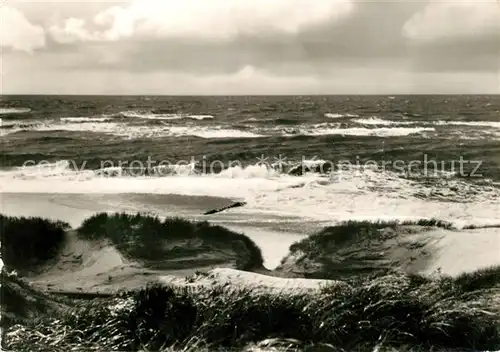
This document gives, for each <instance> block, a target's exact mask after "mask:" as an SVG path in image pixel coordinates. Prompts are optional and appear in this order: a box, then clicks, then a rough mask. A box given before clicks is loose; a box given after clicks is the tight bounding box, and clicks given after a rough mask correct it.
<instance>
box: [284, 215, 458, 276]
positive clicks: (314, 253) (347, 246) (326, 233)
mask: <svg viewBox="0 0 500 352" xmlns="http://www.w3.org/2000/svg"><path fill="white" fill-rule="evenodd" d="M416 226H418V227H421V231H422V232H424V231H426V230H429V229H432V228H441V229H444V230H454V229H455V228H454V227H453V225H452V224H451V223H448V222H446V221H442V220H438V219H421V220H416V221H382V220H379V221H353V220H351V221H345V222H341V223H339V224H338V225H335V226H328V227H325V228H323V229H322V230H320V231H319V232H317V233H316V234H313V235H311V236H309V237H307V238H305V239H303V240H301V241H298V242H295V243H294V244H292V245H291V246H290V250H289V254H288V256H287V257H285V258H283V259H282V261H281V265H280V267H278V270H280V271H282V272H290V271H291V272H294V273H296V274H297V273H301V275H303V276H305V277H308V278H315V279H334V280H337V279H340V280H344V279H346V278H350V277H356V276H363V277H365V276H372V275H384V274H388V273H391V272H392V271H393V270H394V267H393V266H397V265H396V264H394V263H391V262H390V261H389V260H388V258H387V256H386V255H385V252H386V251H387V249H388V248H387V245H386V243H389V242H388V241H389V240H391V239H394V238H397V237H401V236H404V235H405V234H409V233H417V232H419V231H420V230H419V228H415V227H416ZM290 265H291V266H290ZM308 268H312V270H309V269H308Z"/></svg>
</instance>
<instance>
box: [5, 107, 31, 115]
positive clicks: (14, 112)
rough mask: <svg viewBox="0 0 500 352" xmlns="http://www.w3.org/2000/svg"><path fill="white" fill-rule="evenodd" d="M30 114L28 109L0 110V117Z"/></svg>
mask: <svg viewBox="0 0 500 352" xmlns="http://www.w3.org/2000/svg"><path fill="white" fill-rule="evenodd" d="M28 112H31V109H30V108H0V115H9V114H26V113H28Z"/></svg>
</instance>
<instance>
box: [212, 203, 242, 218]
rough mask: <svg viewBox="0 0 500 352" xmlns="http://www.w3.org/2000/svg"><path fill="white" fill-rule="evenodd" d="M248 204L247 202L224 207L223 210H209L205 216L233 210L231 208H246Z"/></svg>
mask: <svg viewBox="0 0 500 352" xmlns="http://www.w3.org/2000/svg"><path fill="white" fill-rule="evenodd" d="M246 204H247V203H246V202H235V203H233V204H230V205H228V206H225V207H222V208H218V209H212V210H209V211H207V212H205V213H203V215H210V214H216V213H220V212H222V211H224V210H227V209H231V208H238V207H242V206H244V205H246Z"/></svg>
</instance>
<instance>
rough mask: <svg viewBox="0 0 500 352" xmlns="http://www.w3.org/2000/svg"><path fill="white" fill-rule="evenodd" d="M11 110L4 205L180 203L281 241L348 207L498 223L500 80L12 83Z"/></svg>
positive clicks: (348, 215) (4, 136)
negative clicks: (242, 92)
mask: <svg viewBox="0 0 500 352" xmlns="http://www.w3.org/2000/svg"><path fill="white" fill-rule="evenodd" d="M0 118H1V124H0V192H1V193H0V197H1V198H2V199H1V202H0V204H1V209H0V212H2V213H6V214H16V215H19V214H23V215H29V216H46V217H52V218H59V219H61V220H66V221H69V222H70V223H71V224H72V225H74V226H77V225H78V223H79V222H81V221H82V220H83V219H84V218H85V217H86V216H89V215H91V214H93V213H95V212H97V211H125V212H145V213H149V214H156V215H158V216H182V217H188V218H192V219H202V220H210V221H213V222H218V223H220V224H223V225H226V226H229V227H232V228H237V229H243V228H246V229H249V228H258V229H260V232H258V233H259V234H261V236H262V237H263V238H262V240H261V241H260V242H262V243H259V241H257V242H258V244H259V245H265V244H263V243H264V242H266V243H267V244H269V238H271V237H272V236H270V235H269V236H267V235H265V234H266V233H265V232H262V231H264V230H268V231H272V233H274V234H276V233H281V234H282V236H281V237H280V235H275V236H274V237H272V238H273V239H274V241H275V242H273V243H274V244H273V245H275V244H281V245H282V246H283V245H284V244H286V245H288V244H289V242H290V243H291V242H293V241H294V240H296V239H297V238H298V237H300V236H303V235H307V234H310V233H313V232H314V231H316V230H317V229H318V228H321V227H323V226H325V225H328V224H334V223H338V222H340V221H346V220H412V219H431V218H436V219H440V220H444V221H449V222H452V223H453V224H454V225H455V226H457V227H463V226H468V225H475V226H485V225H498V224H500V96H498V95H470V96H467V95H453V96H445V95H427V96H424V95H418V96H417V95H414V96H409V95H408V96H402V95H396V96H72V95H67V96H62V95H61V96H55V95H51V96H43V95H37V96H35V95H29V96H28V95H26V96H5V95H4V96H2V97H1V100H0ZM233 201H241V202H245V205H244V206H242V207H238V208H233V209H230V210H227V211H224V212H220V213H216V214H213V215H210V216H207V215H203V213H204V212H205V211H208V210H210V209H212V208H217V207H222V206H225V205H228V204H230V203H231V202H233ZM291 233H294V234H296V235H297V236H298V237H293V236H292V237H290V236H288V237H286V236H285V234H291ZM256 236H257V235H256ZM266 236H267V237H266ZM285 237H286V238H288V240H284V238H285ZM287 241H288V242H287ZM286 249H287V248H286V246H285V249H284V250H283V251H284V252H283V253H284V254H286ZM270 250H271V249H270Z"/></svg>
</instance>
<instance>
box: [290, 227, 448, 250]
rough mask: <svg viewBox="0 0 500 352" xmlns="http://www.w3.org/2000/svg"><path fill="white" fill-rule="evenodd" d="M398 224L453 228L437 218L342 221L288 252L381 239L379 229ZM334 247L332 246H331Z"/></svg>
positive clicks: (322, 248)
mask: <svg viewBox="0 0 500 352" xmlns="http://www.w3.org/2000/svg"><path fill="white" fill-rule="evenodd" d="M400 226H425V227H438V228H443V229H446V230H451V229H454V227H453V225H452V224H451V223H448V222H446V221H442V220H438V219H422V220H417V221H403V222H400V221H382V220H379V221H353V220H350V221H344V222H341V223H340V224H338V225H335V226H329V227H325V228H323V229H322V230H321V231H319V232H318V233H316V234H314V235H312V236H309V237H308V238H306V239H304V240H302V241H299V242H296V243H294V244H292V246H291V247H290V252H291V253H294V252H297V251H304V252H315V251H317V250H321V251H327V250H328V249H330V247H331V246H334V247H337V246H338V245H342V244H346V243H351V242H357V241H359V240H365V239H366V240H369V239H376V240H378V239H383V237H384V234H383V232H381V230H384V229H396V228H398V227H400ZM331 249H334V248H331Z"/></svg>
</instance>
